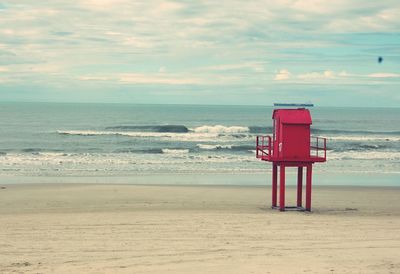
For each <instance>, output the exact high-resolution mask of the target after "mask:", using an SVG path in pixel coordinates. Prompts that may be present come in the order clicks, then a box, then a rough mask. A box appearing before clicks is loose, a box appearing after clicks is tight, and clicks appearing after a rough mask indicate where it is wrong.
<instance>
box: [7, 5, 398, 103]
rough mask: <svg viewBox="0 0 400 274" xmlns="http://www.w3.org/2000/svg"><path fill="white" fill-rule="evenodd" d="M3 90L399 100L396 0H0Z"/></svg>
mask: <svg viewBox="0 0 400 274" xmlns="http://www.w3.org/2000/svg"><path fill="white" fill-rule="evenodd" d="M328 3H329V4H328ZM379 56H382V57H383V62H381V63H379V62H378V57H379ZM0 101H42V102H43V101H52V102H53V101H57V102H113V103H116V102H123V103H172V104H173V103H176V104H182V103H190V104H236V105H238V104H258V105H269V104H272V103H273V102H313V103H315V104H316V105H320V106H400V1H399V0H393V1H390V0H388V1H385V0H382V1H365V0H335V1H323V0H299V1H291V0H277V1H267V0H264V1H261V0H256V1H234V0H230V1H215V0H212V1H155V0H154V1H151V0H145V1H135V0H130V1H128V0H76V1H63V0H58V1H56V0H52V1H47V0H40V1H32V0H26V1H18V0H12V1H1V0H0Z"/></svg>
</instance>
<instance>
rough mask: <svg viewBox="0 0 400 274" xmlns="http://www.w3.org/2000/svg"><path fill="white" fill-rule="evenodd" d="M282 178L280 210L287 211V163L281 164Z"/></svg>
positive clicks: (280, 181) (280, 182)
mask: <svg viewBox="0 0 400 274" xmlns="http://www.w3.org/2000/svg"><path fill="white" fill-rule="evenodd" d="M280 169H281V170H280V174H279V175H280V180H279V188H280V195H279V209H280V211H285V165H283V164H281V168H280Z"/></svg>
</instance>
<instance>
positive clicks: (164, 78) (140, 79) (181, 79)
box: [118, 73, 201, 85]
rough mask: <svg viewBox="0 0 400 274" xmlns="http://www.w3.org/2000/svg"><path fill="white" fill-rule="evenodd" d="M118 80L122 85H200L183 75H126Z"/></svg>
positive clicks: (196, 80)
mask: <svg viewBox="0 0 400 274" xmlns="http://www.w3.org/2000/svg"><path fill="white" fill-rule="evenodd" d="M118 80H119V81H120V82H122V83H129V84H153V85H154V84H166V85H193V84H199V83H201V81H200V80H199V79H196V78H189V77H185V76H183V75H167V74H165V73H157V74H152V75H149V74H143V73H126V74H122V75H120V77H119V79H118Z"/></svg>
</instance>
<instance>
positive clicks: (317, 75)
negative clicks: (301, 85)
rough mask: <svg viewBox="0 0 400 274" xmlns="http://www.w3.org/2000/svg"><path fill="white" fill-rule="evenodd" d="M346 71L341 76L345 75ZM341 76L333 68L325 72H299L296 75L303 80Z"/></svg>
mask: <svg viewBox="0 0 400 274" xmlns="http://www.w3.org/2000/svg"><path fill="white" fill-rule="evenodd" d="M345 75H346V74H345V72H342V73H341V74H340V76H345ZM337 76H339V75H338V74H336V73H335V72H333V71H331V70H326V71H323V72H310V73H305V74H299V75H297V76H296V77H297V78H298V79H301V80H321V79H334V78H337Z"/></svg>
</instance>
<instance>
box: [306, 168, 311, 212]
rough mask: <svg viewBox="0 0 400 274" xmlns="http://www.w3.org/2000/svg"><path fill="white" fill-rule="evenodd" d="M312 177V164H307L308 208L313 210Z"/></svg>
mask: <svg viewBox="0 0 400 274" xmlns="http://www.w3.org/2000/svg"><path fill="white" fill-rule="evenodd" d="M311 178H312V165H311V164H309V165H307V176H306V180H307V183H306V210H307V211H311Z"/></svg>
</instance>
